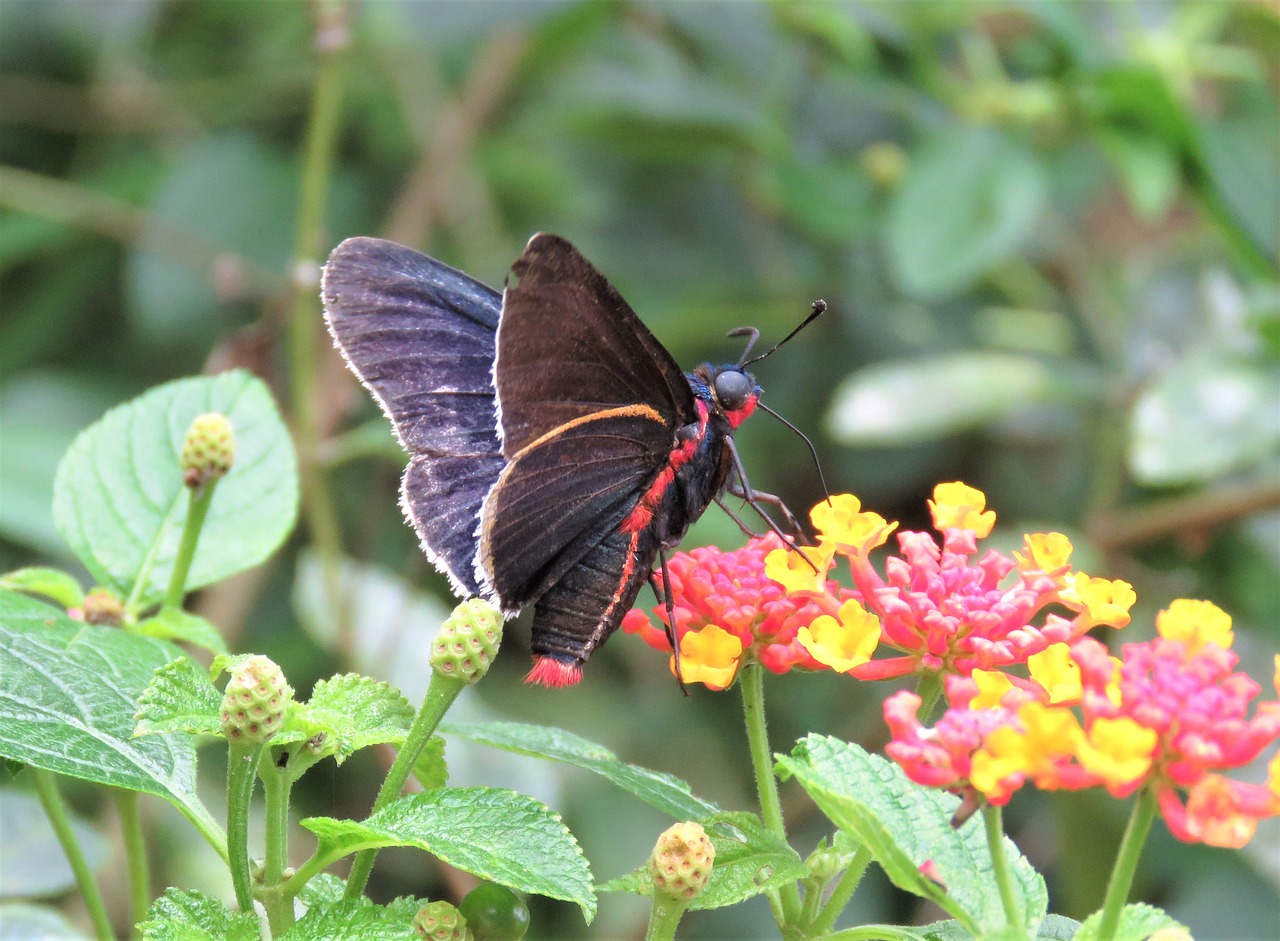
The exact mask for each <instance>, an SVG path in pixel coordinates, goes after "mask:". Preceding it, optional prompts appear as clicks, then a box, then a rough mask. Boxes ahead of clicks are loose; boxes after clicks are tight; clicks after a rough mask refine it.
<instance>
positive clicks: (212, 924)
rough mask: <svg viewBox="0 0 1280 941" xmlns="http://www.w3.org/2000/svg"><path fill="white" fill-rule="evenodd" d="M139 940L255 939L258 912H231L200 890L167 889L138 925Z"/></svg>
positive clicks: (200, 940) (208, 940)
mask: <svg viewBox="0 0 1280 941" xmlns="http://www.w3.org/2000/svg"><path fill="white" fill-rule="evenodd" d="M138 928H139V930H141V932H142V938H143V941H258V938H259V932H258V916H257V915H255V914H254V913H253V912H233V911H232V910H231V909H229V908H227V906H226V905H224V904H223V903H222V902H220V901H218V900H217V899H215V898H211V897H209V896H207V895H205V894H204V893H202V892H194V891H192V892H184V891H182V890H180V889H170V890H169V891H167V892H165V894H164V895H162V896H160V897H159V898H158V899H156V900H155V901H154V902H152V903H151V910H150V911H148V912H147V918H146V921H144V922H142V924H140V925H139V926H138Z"/></svg>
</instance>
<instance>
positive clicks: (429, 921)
mask: <svg viewBox="0 0 1280 941" xmlns="http://www.w3.org/2000/svg"><path fill="white" fill-rule="evenodd" d="M413 929H414V931H416V932H418V935H419V936H420V937H423V938H426V939H427V941H475V939H474V938H473V937H472V935H471V930H470V929H469V928H468V927H467V920H466V918H464V917H463V916H462V913H461V912H459V911H458V910H457V909H456V908H454V907H453V906H452V905H450V904H449V903H448V902H428V903H427V904H426V905H423V906H422V908H420V909H418V914H416V915H414V916H413Z"/></svg>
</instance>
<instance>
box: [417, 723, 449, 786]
mask: <svg viewBox="0 0 1280 941" xmlns="http://www.w3.org/2000/svg"><path fill="white" fill-rule="evenodd" d="M413 776H414V778H416V779H417V781H418V783H419V784H421V785H422V787H423V789H424V790H428V791H429V790H431V789H432V788H433V787H444V786H445V785H446V784H448V783H449V765H448V763H447V762H446V761H445V760H444V739H442V738H441V737H440V736H439V735H433V736H431V738H429V739H427V744H426V746H425V747H424V748H423V749H422V753H421V754H420V755H418V760H417V761H415V762H414V763H413Z"/></svg>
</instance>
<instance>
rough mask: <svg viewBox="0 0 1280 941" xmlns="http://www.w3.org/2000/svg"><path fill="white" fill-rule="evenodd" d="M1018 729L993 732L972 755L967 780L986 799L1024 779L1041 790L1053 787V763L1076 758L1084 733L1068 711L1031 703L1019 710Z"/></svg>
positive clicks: (1003, 727) (1054, 781) (1015, 727)
mask: <svg viewBox="0 0 1280 941" xmlns="http://www.w3.org/2000/svg"><path fill="white" fill-rule="evenodd" d="M1018 723H1019V726H1020V727H1019V726H1011V725H1006V726H1002V727H1001V728H998V729H996V730H995V731H994V732H992V733H991V734H990V735H988V736H987V737H986V739H985V740H984V741H983V743H982V747H981V748H979V749H978V750H977V751H976V752H974V755H973V769H972V771H971V772H970V775H969V780H970V783H972V784H973V786H974V787H975V788H977V789H978V790H979V791H981V792H982V793H983V794H985V795H986V796H988V797H993V796H994V797H999V796H1002V795H1003V794H1005V793H1007V789H1008V785H1007V784H1005V783H1002V782H1004V781H1005V780H1006V779H1008V778H1010V777H1011V776H1013V775H1019V774H1022V775H1026V776H1027V777H1029V778H1032V779H1033V780H1036V781H1037V783H1039V784H1040V786H1041V787H1053V786H1054V785H1055V784H1056V776H1055V775H1054V773H1053V772H1054V768H1055V764H1054V761H1055V759H1060V758H1064V757H1066V756H1069V755H1073V754H1075V753H1076V752H1077V751H1078V749H1079V745H1080V742H1081V741H1083V739H1084V729H1082V728H1081V727H1080V722H1079V720H1078V719H1076V717H1075V715H1073V714H1072V712H1071V710H1069V709H1062V708H1057V707H1054V706H1046V705H1043V704H1042V703H1038V702H1031V703H1027V704H1026V705H1025V706H1022V707H1021V708H1020V709H1019V710H1018Z"/></svg>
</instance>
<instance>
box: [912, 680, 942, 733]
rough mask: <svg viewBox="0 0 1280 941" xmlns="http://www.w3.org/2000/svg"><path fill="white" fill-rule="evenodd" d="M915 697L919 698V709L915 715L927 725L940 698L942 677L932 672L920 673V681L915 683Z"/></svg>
mask: <svg viewBox="0 0 1280 941" xmlns="http://www.w3.org/2000/svg"><path fill="white" fill-rule="evenodd" d="M916 695H917V696H919V697H920V708H919V709H918V710H917V712H916V714H917V715H918V716H919V717H920V721H921V722H923V723H925V724H928V722H929V720H930V719H932V718H933V710H934V709H935V708H936V707H937V705H938V700H939V699H941V698H942V675H941V674H940V673H936V672H934V671H933V670H929V671H926V672H924V673H921V674H920V680H919V682H917V683H916Z"/></svg>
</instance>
